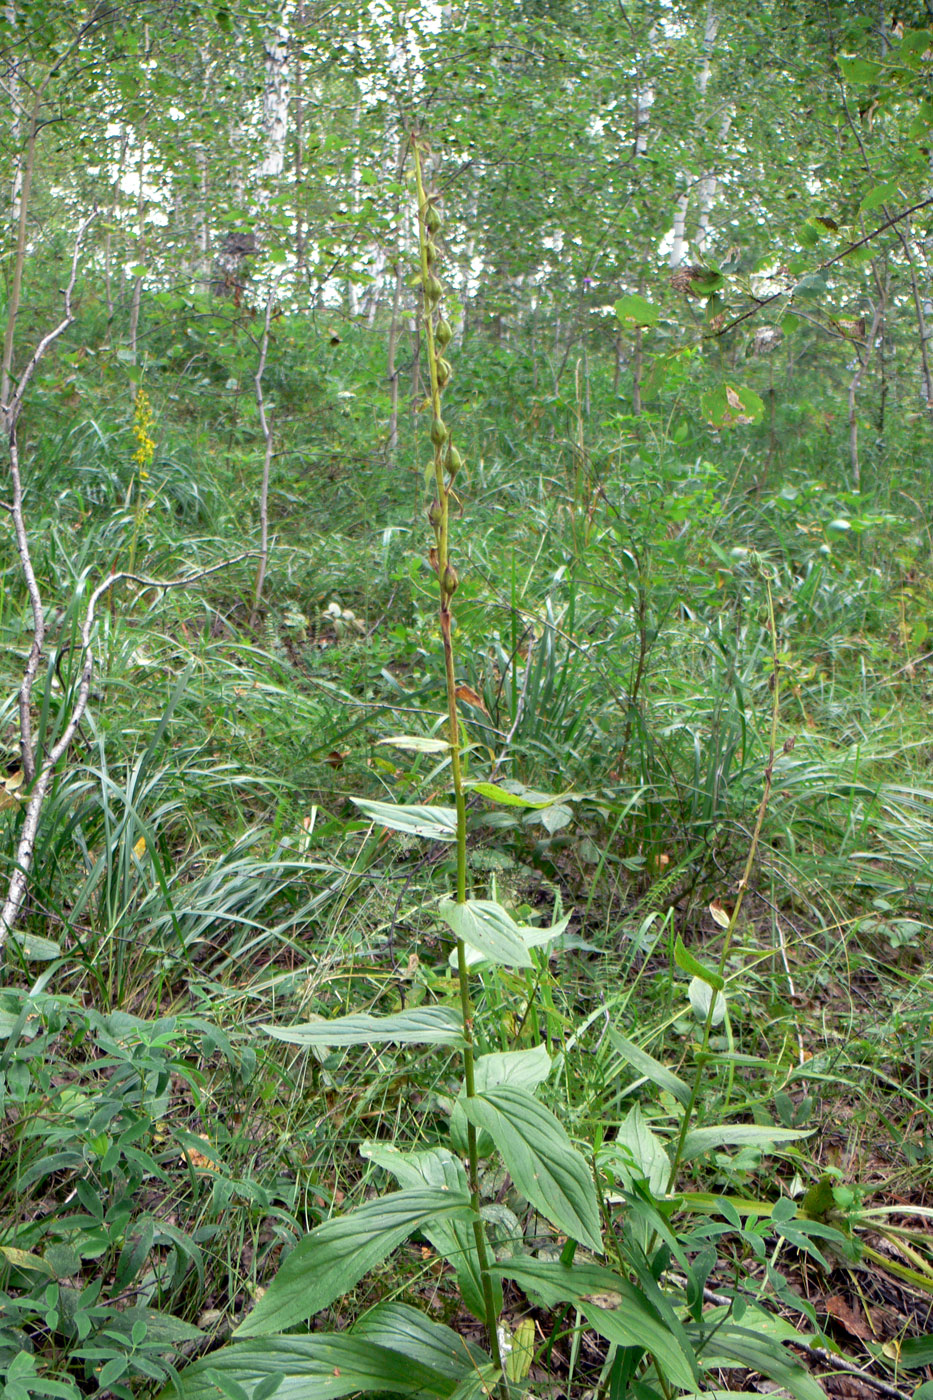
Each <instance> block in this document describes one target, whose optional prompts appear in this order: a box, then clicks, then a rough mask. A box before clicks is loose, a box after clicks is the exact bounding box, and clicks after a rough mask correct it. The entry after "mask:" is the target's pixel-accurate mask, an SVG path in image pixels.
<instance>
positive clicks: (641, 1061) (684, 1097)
mask: <svg viewBox="0 0 933 1400" xmlns="http://www.w3.org/2000/svg"><path fill="white" fill-rule="evenodd" d="M609 1043H610V1044H611V1045H612V1046H613V1047H614V1048H615V1049H616V1050H618V1052H619V1054H620V1055H621V1056H622V1057H623V1059H626V1060H628V1062H629V1064H630V1065H631V1066H632V1067H633V1068H634V1069H636V1070H637V1071H638V1073H639V1074H643V1075H644V1076H645V1078H646V1079H650V1080H651V1082H652V1083H653V1084H657V1086H658V1088H659V1089H666V1090H667V1092H668V1093H669V1094H673V1096H674V1098H675V1099H677V1100H678V1102H679V1103H682V1104H683V1105H684V1107H685V1108H686V1106H687V1104H688V1103H689V1102H690V1086H689V1084H685V1083H684V1081H683V1080H682V1079H678V1077H677V1075H676V1074H675V1073H674V1072H673V1070H670V1069H668V1068H667V1066H666V1065H662V1064H661V1062H660V1060H656V1059H655V1058H654V1056H653V1055H649V1054H648V1051H647V1050H643V1049H642V1048H641V1046H640V1045H634V1044H633V1043H632V1041H630V1040H626V1039H625V1036H623V1035H619V1032H618V1031H617V1030H616V1029H615V1027H613V1026H610V1027H609Z"/></svg>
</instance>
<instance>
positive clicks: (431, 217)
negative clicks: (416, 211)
mask: <svg viewBox="0 0 933 1400" xmlns="http://www.w3.org/2000/svg"><path fill="white" fill-rule="evenodd" d="M424 222H425V224H426V225H427V230H428V233H437V231H438V229H439V228H440V227H441V225H442V224H443V222H444V220H443V219H442V218H441V216H440V211H439V210H438V209H437V207H436V206H435V205H433V204H429V205H428V209H427V213H426V214H425V216H424Z"/></svg>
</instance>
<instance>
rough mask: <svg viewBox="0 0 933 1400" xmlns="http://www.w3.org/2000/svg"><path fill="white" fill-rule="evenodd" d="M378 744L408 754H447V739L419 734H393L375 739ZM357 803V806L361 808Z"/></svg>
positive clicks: (448, 743)
mask: <svg viewBox="0 0 933 1400" xmlns="http://www.w3.org/2000/svg"><path fill="white" fill-rule="evenodd" d="M376 742H377V743H378V744H391V745H392V747H393V748H394V749H405V750H406V751H407V752H409V753H449V752H450V740H449V739H431V738H428V737H426V736H424V735H421V734H393V736H392V738H391V739H377V741H376ZM361 805H362V804H361V803H357V806H361Z"/></svg>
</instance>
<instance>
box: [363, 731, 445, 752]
mask: <svg viewBox="0 0 933 1400" xmlns="http://www.w3.org/2000/svg"><path fill="white" fill-rule="evenodd" d="M378 742H379V743H380V744H391V746H392V748H394V749H405V750H407V751H408V752H409V753H449V751H450V740H449V739H429V738H426V737H423V736H422V735H420V734H395V735H393V736H392V738H391V739H380V740H378Z"/></svg>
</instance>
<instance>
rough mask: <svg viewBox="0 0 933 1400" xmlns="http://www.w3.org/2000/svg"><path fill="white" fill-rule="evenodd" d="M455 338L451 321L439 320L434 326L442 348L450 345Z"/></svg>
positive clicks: (437, 339)
mask: <svg viewBox="0 0 933 1400" xmlns="http://www.w3.org/2000/svg"><path fill="white" fill-rule="evenodd" d="M453 338H454V333H453V331H452V330H451V326H450V322H449V321H438V323H437V325H436V326H435V328H434V339H435V340H436V341H437V343H438V345H439V346H440V347H441V349H442V350H443V349H444V347H445V346H446V345H449V344H450V342H451V341H452V340H453Z"/></svg>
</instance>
